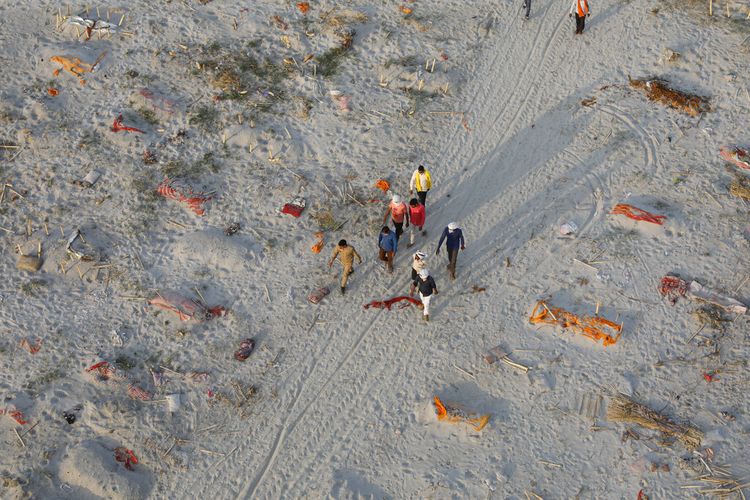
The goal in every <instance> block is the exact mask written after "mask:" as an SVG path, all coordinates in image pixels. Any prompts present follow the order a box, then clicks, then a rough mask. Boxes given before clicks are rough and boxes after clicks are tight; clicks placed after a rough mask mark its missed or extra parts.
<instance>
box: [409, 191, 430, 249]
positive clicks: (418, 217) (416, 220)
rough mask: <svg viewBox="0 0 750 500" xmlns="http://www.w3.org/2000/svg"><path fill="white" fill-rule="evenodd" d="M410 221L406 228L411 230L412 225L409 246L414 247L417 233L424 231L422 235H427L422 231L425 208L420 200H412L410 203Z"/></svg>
mask: <svg viewBox="0 0 750 500" xmlns="http://www.w3.org/2000/svg"><path fill="white" fill-rule="evenodd" d="M408 216H409V217H408V220H407V221H406V227H407V229H409V224H411V228H410V229H409V244H408V245H407V246H409V247H410V246H412V245H413V244H414V236H415V234H416V233H417V231H422V234H425V232H424V230H423V229H422V228H423V227H424V222H425V216H426V214H425V208H424V205H422V204H421V203H419V200H417V199H416V198H412V199H411V200H410V201H409V213H408Z"/></svg>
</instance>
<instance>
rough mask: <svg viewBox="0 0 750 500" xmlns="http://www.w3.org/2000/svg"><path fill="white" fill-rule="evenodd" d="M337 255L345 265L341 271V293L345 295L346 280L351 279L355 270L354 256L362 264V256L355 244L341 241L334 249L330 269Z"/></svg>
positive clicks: (329, 263) (342, 264)
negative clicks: (350, 276)
mask: <svg viewBox="0 0 750 500" xmlns="http://www.w3.org/2000/svg"><path fill="white" fill-rule="evenodd" d="M336 257H338V258H339V260H340V261H341V266H342V267H343V269H342V271H341V295H343V294H344V292H345V291H346V282H347V281H348V280H349V275H350V274H352V273H353V272H354V258H355V257H356V258H357V261H358V262H359V263H360V264H361V263H362V257H360V256H359V254H358V253H357V251H356V250H355V249H354V247H353V246H350V245H348V244H347V243H346V240H341V241H339V244H338V245H337V246H336V248H334V249H333V255H331V260H329V261H328V269H330V268H331V266H333V261H334V260H336Z"/></svg>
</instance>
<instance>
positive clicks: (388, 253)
mask: <svg viewBox="0 0 750 500" xmlns="http://www.w3.org/2000/svg"><path fill="white" fill-rule="evenodd" d="M378 250H379V254H378V258H379V259H380V260H382V261H383V262H385V268H386V269H387V270H388V272H389V273H392V272H393V258H394V257H395V255H396V251H397V250H398V238H396V233H394V232H393V231H391V229H390V228H389V227H388V226H383V229H382V230H381V231H380V234H379V235H378Z"/></svg>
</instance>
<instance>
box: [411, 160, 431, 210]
mask: <svg viewBox="0 0 750 500" xmlns="http://www.w3.org/2000/svg"><path fill="white" fill-rule="evenodd" d="M415 188H416V189H417V197H418V198H419V203H421V204H422V205H424V206H427V191H429V190H430V189H431V188H432V178H431V177H430V171H429V170H427V169H426V168H424V165H420V166H419V168H417V169H416V170H415V171H414V173H413V174H411V180H410V181H409V194H414V189H415Z"/></svg>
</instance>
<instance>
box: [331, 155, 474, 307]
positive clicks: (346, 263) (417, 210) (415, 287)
mask: <svg viewBox="0 0 750 500" xmlns="http://www.w3.org/2000/svg"><path fill="white" fill-rule="evenodd" d="M431 188H432V176H431V175H430V171H429V170H427V169H426V168H425V167H424V166H423V165H420V166H419V167H418V168H417V169H416V170H415V171H414V173H413V174H412V176H411V180H410V181H409V194H410V195H412V196H414V194H415V193H416V197H413V198H411V199H410V200H409V203H408V204H407V203H405V202H404V200H403V199H402V198H401V196H399V195H397V194H393V195H392V196H391V201H390V203H389V204H388V209H387V210H386V213H385V215H384V216H383V228H382V229H381V230H380V233H379V234H378V259H379V260H380V261H382V262H383V263H384V266H385V270H386V271H387V272H389V273H392V272H393V261H394V259H395V257H396V253H397V252H398V247H399V240H400V239H401V236H402V235H403V234H404V229H406V230H408V231H409V243H408V244H407V247H411V246H413V245H414V243H415V240H416V238H417V236H418V235H419V234H420V233H421V235H422V236H425V235H426V234H427V232H426V231H425V229H424V226H425V222H426V209H425V206H426V204H427V194H428V193H429V191H430V189H431ZM389 219H390V222H391V223H392V224H393V229H391V227H390V226H389ZM443 242H445V248H446V252H447V257H448V263H447V266H446V267H447V269H448V274H449V276H450V278H451V279H456V266H457V262H458V252H459V251H460V250H464V249H465V243H464V235H463V231H462V230H461V228H460V227H459V226H458V224H457V223H455V222H451V223H450V224H448V225H447V226H446V227H445V229H443V232H442V234H441V236H440V241H439V242H438V246H437V249H436V250H435V255H440V249H441V248H442V246H443ZM337 258H338V259H339V261H340V262H341V266H342V271H341V293H342V294H344V293H345V292H346V285H347V282H348V280H349V275H351V274H352V273H353V272H354V260H355V259H357V262H358V263H362V257H361V256H360V255H359V254H358V253H357V251H356V250H355V249H354V247H353V246H351V245H349V243H348V242H347V241H346V240H341V241H339V243H338V245H337V246H336V248H334V250H333V255H331V259H330V260H329V261H328V267H329V268H331V266H333V263H334V261H335V260H336V259H337ZM411 282H412V283H411V287H410V291H409V295H412V296H413V295H414V292H415V291H418V292H419V297H420V299H421V301H422V316H423V318H424V320H425V321H429V319H430V300H431V299H432V296H433V295H436V294H437V293H438V289H437V285H436V284H435V279H434V277H433V276H432V273H431V272H430V270H429V269H428V267H427V254H426V253H424V252H423V251H417V252H415V253H414V254H413V255H412V263H411Z"/></svg>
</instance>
